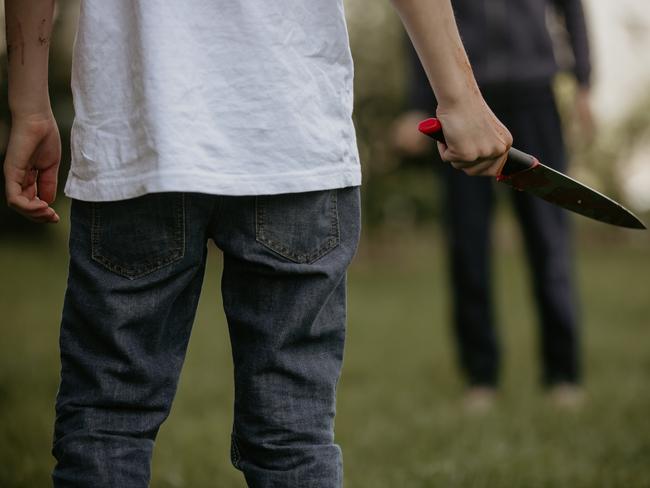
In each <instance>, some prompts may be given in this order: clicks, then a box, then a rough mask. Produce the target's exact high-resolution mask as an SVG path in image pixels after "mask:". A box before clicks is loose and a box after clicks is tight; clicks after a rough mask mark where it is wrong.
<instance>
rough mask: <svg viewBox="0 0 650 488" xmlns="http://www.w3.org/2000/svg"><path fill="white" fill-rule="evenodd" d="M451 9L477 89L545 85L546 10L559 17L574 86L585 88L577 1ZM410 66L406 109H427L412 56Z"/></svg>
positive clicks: (456, 1)
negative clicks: (570, 53)
mask: <svg viewBox="0 0 650 488" xmlns="http://www.w3.org/2000/svg"><path fill="white" fill-rule="evenodd" d="M452 5H453V7H454V12H455V14H456V22H457V23H458V29H459V31H460V35H461V38H462V40H463V44H464V46H465V49H466V50H467V55H468V56H469V60H470V62H471V64H472V68H473V70H474V76H475V77H476V79H477V81H478V83H479V85H481V86H482V87H484V86H486V85H498V84H518V83H528V82H532V83H535V84H538V83H550V82H551V80H552V78H553V76H554V75H555V74H556V72H557V70H558V66H557V62H556V60H555V55H554V51H553V43H552V41H551V36H550V34H549V31H548V28H547V25H546V15H547V9H548V7H549V6H550V7H555V9H556V11H557V13H558V14H559V16H560V17H561V18H563V19H564V23H565V25H566V30H567V32H568V34H569V41H570V45H571V46H570V47H571V50H572V51H573V57H574V60H575V62H574V66H573V72H574V74H575V76H576V79H577V81H578V83H580V84H581V85H588V84H589V78H590V74H591V63H590V59H589V42H588V37H587V29H586V26H585V18H584V13H583V9H582V2H581V0H452ZM413 55H414V56H415V54H413ZM413 64H414V67H415V69H414V70H413V71H414V73H413V79H412V83H411V92H412V93H411V99H412V100H411V101H412V105H413V106H414V107H423V106H429V105H430V102H429V100H432V98H431V90H430V88H429V86H428V83H426V76H425V75H424V72H423V70H422V68H421V67H420V66H419V62H418V61H417V58H416V57H415V59H414V60H413ZM425 92H427V93H425ZM423 102H426V103H423Z"/></svg>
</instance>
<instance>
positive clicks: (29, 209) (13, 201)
mask: <svg viewBox="0 0 650 488" xmlns="http://www.w3.org/2000/svg"><path fill="white" fill-rule="evenodd" d="M7 204H8V205H9V207H11V208H12V209H13V210H15V211H16V212H18V213H19V214H20V215H22V216H23V217H26V218H28V219H29V220H32V221H34V222H39V223H53V224H55V223H57V222H58V221H59V220H60V217H59V215H58V214H57V213H56V212H55V211H54V209H53V208H52V207H50V206H49V205H48V204H47V202H46V201H44V200H41V199H39V198H38V197H36V198H31V199H30V198H27V197H26V196H25V195H22V194H15V192H14V193H10V191H9V189H8V191H7Z"/></svg>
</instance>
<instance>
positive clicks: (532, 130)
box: [444, 84, 579, 386]
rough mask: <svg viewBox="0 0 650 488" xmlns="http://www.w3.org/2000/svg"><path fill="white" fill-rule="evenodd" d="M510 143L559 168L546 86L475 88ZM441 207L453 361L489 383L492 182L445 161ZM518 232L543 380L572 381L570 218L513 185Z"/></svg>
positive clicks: (494, 369) (560, 153) (493, 350)
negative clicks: (506, 130)
mask: <svg viewBox="0 0 650 488" xmlns="http://www.w3.org/2000/svg"><path fill="white" fill-rule="evenodd" d="M482 91H483V94H484V96H485V98H486V100H487V102H488V104H489V105H490V107H492V109H493V110H494V112H495V114H496V115H497V117H498V118H499V119H500V120H501V121H502V122H503V123H504V124H505V125H506V126H507V127H508V128H509V129H510V131H511V133H512V135H513V138H514V145H515V147H517V148H519V149H521V150H523V151H526V152H529V153H531V154H534V155H536V156H537V157H538V158H539V160H540V161H541V162H543V163H544V164H546V165H548V166H551V167H552V168H555V169H557V170H560V171H564V170H565V169H566V157H565V151H564V146H563V141H562V133H561V126H560V121H559V117H558V113H557V109H556V105H555V100H554V98H553V94H552V90H551V87H550V85H549V84H541V85H540V84H530V85H529V84H523V85H522V84H518V85H499V86H490V87H482ZM444 174H445V183H446V185H445V186H446V189H447V191H446V204H447V205H446V209H447V224H448V225H447V229H448V233H449V239H448V242H449V252H450V256H451V260H450V262H451V277H452V282H453V318H454V331H455V336H456V339H457V345H458V353H459V362H460V365H461V368H462V369H463V371H464V373H465V374H466V376H467V380H468V382H469V383H470V384H472V385H491V386H493V385H496V383H497V381H498V376H499V345H498V341H497V337H496V333H495V324H494V312H493V305H492V296H491V288H490V285H491V282H492V280H491V277H490V224H491V222H492V214H493V208H494V184H495V183H494V181H493V179H491V178H490V179H488V178H477V177H468V176H466V175H465V174H464V173H463V172H461V171H456V170H454V169H452V168H451V167H450V166H448V165H446V166H445V170H444ZM511 197H512V202H513V204H514V207H515V211H516V215H517V218H518V221H519V224H520V226H521V230H522V232H523V237H524V241H525V245H526V252H527V257H528V262H529V265H530V268H531V272H532V273H531V274H532V282H533V283H532V285H533V289H534V294H535V300H536V305H537V308H538V315H539V322H540V327H541V329H540V330H541V334H540V336H541V344H540V346H541V347H540V349H541V359H542V366H543V381H544V383H545V384H547V385H551V384H554V383H559V382H574V383H575V382H578V381H579V360H578V352H579V348H578V324H577V316H576V297H575V290H574V286H573V282H572V277H571V274H572V273H571V264H572V259H571V253H570V235H569V234H570V233H569V230H570V229H569V222H568V219H567V215H566V214H565V212H564V211H563V210H561V209H559V208H558V207H555V206H553V205H551V204H548V203H546V202H544V201H543V200H541V199H539V198H536V197H534V196H530V195H528V194H526V193H524V192H517V191H514V190H512V194H511Z"/></svg>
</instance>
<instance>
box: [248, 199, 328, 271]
mask: <svg viewBox="0 0 650 488" xmlns="http://www.w3.org/2000/svg"><path fill="white" fill-rule="evenodd" d="M255 211H256V214H255V217H256V224H255V238H256V239H257V242H259V243H260V244H263V245H264V246H266V247H267V248H268V249H270V250H271V251H273V252H275V253H276V254H279V255H280V256H282V257H284V258H286V259H289V260H291V261H293V262H295V263H301V264H304V263H307V264H309V263H313V262H314V261H317V260H318V259H320V258H321V257H323V256H324V255H325V254H327V253H328V252H330V251H331V250H332V249H334V248H335V247H337V246H338V245H339V241H340V236H339V218H338V209H337V190H325V191H314V192H306V193H287V194H282V195H264V196H258V197H257V198H256V202H255Z"/></svg>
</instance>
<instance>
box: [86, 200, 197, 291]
mask: <svg viewBox="0 0 650 488" xmlns="http://www.w3.org/2000/svg"><path fill="white" fill-rule="evenodd" d="M97 207H98V203H97V202H93V206H92V225H91V257H92V259H93V260H94V261H96V262H98V263H100V264H101V265H103V266H104V267H105V268H107V269H108V270H110V271H112V272H114V273H117V274H118V275H120V276H124V277H125V278H128V279H130V280H134V279H136V278H141V277H142V276H145V275H148V274H150V273H153V272H154V271H158V270H159V269H162V268H164V267H165V266H168V265H169V264H171V263H173V262H175V261H178V260H179V259H182V258H183V256H185V194H184V193H181V195H180V206H179V205H178V204H177V202H174V212H175V214H176V221H175V225H174V248H173V249H172V250H171V252H170V253H169V254H168V255H167V256H165V257H164V258H159V259H157V260H155V261H146V262H144V263H141V264H138V265H133V266H128V265H127V266H122V265H120V264H118V263H115V262H113V260H112V259H110V258H108V257H106V256H104V255H103V254H102V246H101V241H100V238H99V236H100V233H101V230H102V225H101V212H99V209H98V208H97ZM178 243H180V246H178Z"/></svg>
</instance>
